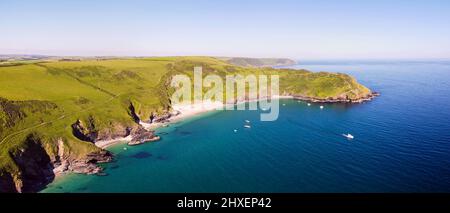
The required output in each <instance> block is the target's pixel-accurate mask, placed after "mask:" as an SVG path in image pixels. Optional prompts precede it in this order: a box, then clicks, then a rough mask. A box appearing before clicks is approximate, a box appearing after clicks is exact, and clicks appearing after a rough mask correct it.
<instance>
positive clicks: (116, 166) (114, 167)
mask: <svg viewBox="0 0 450 213" xmlns="http://www.w3.org/2000/svg"><path fill="white" fill-rule="evenodd" d="M117 168H119V165H113V166H111V167H110V169H117Z"/></svg>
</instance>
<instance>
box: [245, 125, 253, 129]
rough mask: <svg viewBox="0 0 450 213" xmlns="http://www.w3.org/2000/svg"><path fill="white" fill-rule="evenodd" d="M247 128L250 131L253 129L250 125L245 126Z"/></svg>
mask: <svg viewBox="0 0 450 213" xmlns="http://www.w3.org/2000/svg"><path fill="white" fill-rule="evenodd" d="M244 127H245V128H247V129H250V128H252V127H251V126H250V125H244Z"/></svg>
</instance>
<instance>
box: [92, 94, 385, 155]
mask: <svg viewBox="0 0 450 213" xmlns="http://www.w3.org/2000/svg"><path fill="white" fill-rule="evenodd" d="M377 96H379V93H377V92H372V93H371V94H370V95H368V96H367V97H362V98H359V99H357V100H348V99H317V98H310V97H303V96H298V95H277V96H272V97H271V99H279V100H282V99H293V100H302V101H309V102H311V103H352V104H356V103H362V102H365V101H370V100H372V99H373V98H375V97H377ZM267 99H268V97H264V98H258V99H253V100H248V99H247V100H245V101H237V102H236V103H230V104H224V103H222V102H217V101H215V102H213V101H206V102H202V103H194V104H179V105H175V106H173V112H177V114H176V115H174V116H171V117H169V118H167V119H164V120H163V121H161V122H155V123H146V122H143V121H139V125H140V126H141V127H143V128H144V129H146V130H148V131H154V130H156V129H158V128H160V127H163V126H164V125H168V124H171V123H174V122H177V121H182V120H184V119H187V118H191V117H194V116H197V115H201V114H204V113H207V112H211V111H214V110H216V111H222V110H225V109H224V108H225V107H226V106H227V105H239V104H245V103H250V102H258V101H262V100H267ZM132 139H133V136H132V135H128V136H127V137H122V138H116V139H111V140H104V141H96V142H95V145H96V146H97V147H99V148H101V149H106V148H108V147H110V146H113V145H116V144H120V143H128V142H131V141H132Z"/></svg>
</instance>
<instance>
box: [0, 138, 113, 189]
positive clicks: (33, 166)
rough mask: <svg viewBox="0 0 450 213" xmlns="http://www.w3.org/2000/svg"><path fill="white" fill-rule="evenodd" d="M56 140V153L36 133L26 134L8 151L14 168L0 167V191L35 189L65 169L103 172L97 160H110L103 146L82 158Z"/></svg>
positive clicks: (85, 172)
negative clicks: (11, 169)
mask: <svg viewBox="0 0 450 213" xmlns="http://www.w3.org/2000/svg"><path fill="white" fill-rule="evenodd" d="M56 143H57V144H58V145H57V148H56V149H57V150H56V153H52V152H50V153H49V151H48V150H46V148H45V145H44V143H43V142H42V141H41V139H40V137H39V136H38V135H36V134H33V133H32V134H30V135H28V136H27V138H26V140H25V141H24V145H23V146H22V148H20V149H18V150H15V151H12V152H10V154H9V155H10V157H11V158H12V159H13V161H14V162H15V164H16V165H17V167H18V168H17V171H13V172H12V171H0V192H11V193H14V192H19V193H23V192H25V193H26V192H38V191H40V190H42V189H43V188H45V186H46V185H47V184H49V183H50V182H52V181H53V180H54V178H55V177H56V175H58V174H61V173H64V172H74V173H83V174H102V172H103V170H102V168H101V167H99V166H98V165H97V163H103V162H110V161H111V160H112V157H113V156H112V154H111V153H110V152H108V151H105V150H101V151H97V152H93V153H90V154H88V155H86V156H85V157H82V158H76V157H71V156H70V154H69V153H66V152H65V151H64V142H63V141H62V140H59V141H57V142H56Z"/></svg>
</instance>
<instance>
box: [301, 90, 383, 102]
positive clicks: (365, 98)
mask: <svg viewBox="0 0 450 213" xmlns="http://www.w3.org/2000/svg"><path fill="white" fill-rule="evenodd" d="M377 96H380V93H378V92H372V93H370V94H368V95H366V96H363V97H359V98H356V99H350V98H348V97H337V98H327V99H319V98H311V97H305V96H301V95H292V97H293V98H294V99H295V100H301V101H309V102H312V103H363V102H366V101H370V100H372V99H374V98H375V97H377Z"/></svg>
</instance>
